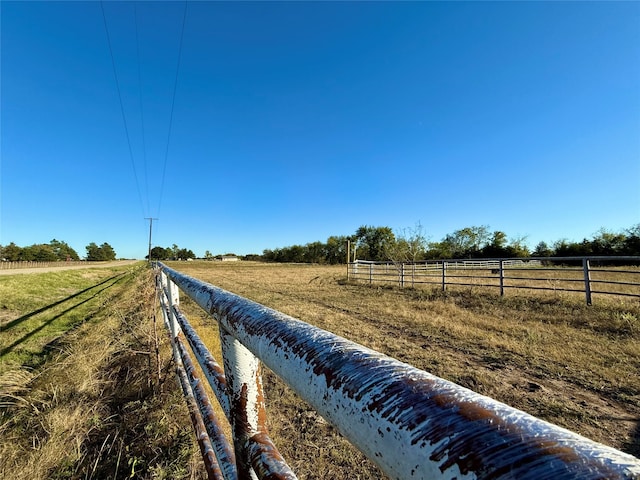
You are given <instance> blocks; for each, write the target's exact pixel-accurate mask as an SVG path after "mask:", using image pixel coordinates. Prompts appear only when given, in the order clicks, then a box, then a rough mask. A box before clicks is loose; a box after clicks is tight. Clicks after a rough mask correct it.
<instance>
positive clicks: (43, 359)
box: [0, 262, 640, 479]
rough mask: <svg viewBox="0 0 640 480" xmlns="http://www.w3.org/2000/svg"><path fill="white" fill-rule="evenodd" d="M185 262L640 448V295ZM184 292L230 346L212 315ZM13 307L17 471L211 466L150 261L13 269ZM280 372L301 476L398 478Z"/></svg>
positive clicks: (577, 427) (0, 394)
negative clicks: (409, 284)
mask: <svg viewBox="0 0 640 480" xmlns="http://www.w3.org/2000/svg"><path fill="white" fill-rule="evenodd" d="M168 264H169V265H170V266H171V267H172V268H175V269H177V270H179V271H181V272H183V273H186V274H188V275H191V276H194V277H196V278H199V279H201V280H204V281H207V282H209V283H212V284H214V285H217V286H219V287H221V288H224V289H227V290H229V291H231V292H234V293H236V294H239V295H242V296H245V297H247V298H249V299H252V300H254V301H257V302H259V303H262V304H264V305H267V306H269V307H272V308H275V309H277V310H280V311H282V312H284V313H287V314H289V315H292V316H294V317H296V318H299V319H301V320H303V321H305V322H308V323H311V324H313V325H316V326H318V327H320V328H323V329H326V330H329V331H331V332H334V333H336V334H338V335H341V336H343V337H345V338H348V339H350V340H353V341H355V342H357V343H360V344H362V345H365V346H367V347H369V348H372V349H375V350H378V351H380V352H383V353H385V354H387V355H390V356H392V357H394V358H397V359H399V360H401V361H403V362H406V363H409V364H411V365H414V366H416V367H418V368H421V369H423V370H426V371H428V372H430V373H433V374H435V375H438V376H440V377H442V378H446V379H448V380H452V381H454V382H456V383H458V384H460V385H463V386H466V387H468V388H470V389H472V390H474V391H476V392H479V393H481V394H484V395H488V396H490V397H493V398H495V399H497V400H499V401H502V402H504V403H507V404H509V405H512V406H514V407H516V408H519V409H521V410H524V411H526V412H528V413H531V414H533V415H535V416H537V417H539V418H542V419H545V420H548V421H550V422H552V423H555V424H558V425H561V426H564V427H566V428H568V429H570V430H573V431H575V432H577V433H580V434H582V435H584V436H586V437H588V438H591V439H593V440H596V441H599V442H601V443H604V444H606V445H610V446H612V447H615V448H618V449H620V450H622V451H625V452H628V453H631V454H633V455H635V456H639V455H640V431H639V430H640V377H639V376H638V374H637V372H638V371H639V370H640V341H639V340H640V305H639V304H638V301H637V299H632V298H622V299H620V298H607V299H605V300H604V301H598V302H597V303H596V304H594V305H593V306H587V305H585V304H584V299H583V298H581V297H579V296H575V295H572V294H570V293H567V292H542V293H541V292H532V291H517V292H512V293H510V294H509V295H508V296H505V297H500V296H499V295H498V294H497V292H496V291H495V290H483V289H480V288H477V287H457V288H455V289H454V288H451V289H449V290H448V291H446V292H442V291H440V290H439V289H438V288H437V286H422V287H420V288H404V289H400V288H397V287H394V286H384V285H371V286H370V285H367V284H357V283H351V282H348V281H347V280H346V267H345V266H319V265H293V264H263V263H250V262H237V263H233V264H231V263H229V264H227V263H221V262H220V263H218V262H215V263H214V262H168ZM181 304H182V308H183V310H184V311H185V312H186V313H187V315H188V316H189V318H190V320H191V322H192V324H193V325H194V326H195V327H196V329H197V330H198V332H199V334H200V336H201V337H202V338H203V339H204V340H205V342H206V343H207V344H208V345H209V347H210V349H211V351H212V353H214V355H216V356H217V354H216V350H217V349H219V345H218V333H217V329H216V327H215V325H214V323H213V320H212V319H211V318H209V317H208V316H207V315H206V314H205V313H204V312H203V311H202V310H200V308H199V307H197V306H196V305H195V304H193V303H192V302H191V301H190V300H189V299H188V297H186V296H184V295H182V296H181ZM0 309H1V310H0V314H1V315H2V317H1V319H0V325H2V331H1V332H0V348H2V355H0V434H1V438H2V440H0V475H2V477H3V478H22V477H29V478H35V479H40V478H42V479H44V478H205V477H204V472H203V469H202V465H201V460H200V458H199V452H198V451H197V446H196V443H195V438H194V435H193V432H192V429H191V425H190V422H189V416H188V412H187V408H186V405H185V404H184V401H183V399H182V395H181V392H180V391H179V388H178V386H177V383H176V381H175V378H174V377H175V374H174V372H173V368H172V364H171V362H170V361H169V358H170V352H169V348H168V346H167V335H166V332H165V331H164V326H163V325H162V323H161V322H159V324H158V326H157V331H155V330H154V322H153V318H154V316H155V315H157V314H158V311H157V306H156V304H155V300H154V291H153V282H152V276H151V272H150V271H149V270H148V268H146V266H141V267H140V268H137V269H131V268H130V267H127V268H120V269H118V268H114V269H103V270H75V271H72V272H71V271H70V272H53V273H43V274H32V275H20V276H18V275H15V276H11V275H10V276H6V277H2V278H0ZM158 318H160V317H159V316H158ZM156 347H157V348H158V354H159V356H158V357H156ZM217 358H218V359H220V358H221V357H220V356H217ZM265 370H266V369H265ZM264 382H265V395H266V401H267V409H268V419H269V428H270V432H271V436H272V438H273V440H274V442H275V443H276V445H277V446H278V448H279V450H280V452H281V453H282V455H283V456H284V458H285V459H286V460H287V462H288V463H289V465H291V467H292V468H293V470H294V471H295V472H296V474H297V475H298V477H299V478H301V479H324V478H354V479H358V478H359V479H365V478H384V477H383V476H382V475H381V473H380V472H379V470H378V469H377V467H375V466H374V465H373V464H371V462H369V461H368V460H367V459H366V458H364V456H363V455H361V454H360V453H359V452H357V451H355V449H354V448H353V447H351V445H350V444H348V442H346V441H345V440H344V439H343V438H342V437H341V436H340V435H339V434H338V433H337V432H336V431H335V429H333V427H331V426H329V425H328V424H327V423H326V422H324V420H323V419H322V418H320V417H319V416H318V415H317V414H316V413H315V412H314V411H313V410H312V409H311V408H310V407H308V406H307V405H306V404H304V402H302V401H301V400H300V399H299V398H297V397H296V395H295V394H293V393H292V392H291V391H290V389H289V388H288V387H287V386H286V385H284V384H283V383H282V382H281V381H280V380H279V379H278V378H277V377H275V376H274V375H273V374H271V373H270V372H269V371H265V372H264Z"/></svg>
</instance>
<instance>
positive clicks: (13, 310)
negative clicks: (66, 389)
mask: <svg viewBox="0 0 640 480" xmlns="http://www.w3.org/2000/svg"><path fill="white" fill-rule="evenodd" d="M132 268H137V267H130V266H128V267H114V268H96V269H86V270H67V271H57V272H47V273H36V274H27V275H25V274H18V275H8V276H2V277H0V299H1V300H0V373H2V372H4V371H6V370H7V369H10V368H14V367H15V366H20V365H21V366H28V367H32V368H35V367H37V366H38V365H40V364H41V363H42V362H43V361H44V359H45V358H46V356H47V355H48V353H49V352H50V350H51V346H52V343H53V342H54V340H55V339H57V338H58V337H60V336H61V335H63V334H64V333H65V332H67V331H69V330H71V329H73V328H75V327H77V326H78V325H80V324H82V323H83V322H85V321H87V320H89V319H91V318H93V316H95V315H96V313H97V312H98V311H99V310H100V308H101V306H102V304H103V303H104V300H105V299H106V298H108V296H109V295H110V294H111V291H112V290H113V288H114V287H115V286H116V285H117V284H118V283H120V282H122V280H123V279H124V278H125V274H126V273H127V272H129V271H131V269H132Z"/></svg>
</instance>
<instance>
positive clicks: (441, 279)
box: [347, 256, 640, 305]
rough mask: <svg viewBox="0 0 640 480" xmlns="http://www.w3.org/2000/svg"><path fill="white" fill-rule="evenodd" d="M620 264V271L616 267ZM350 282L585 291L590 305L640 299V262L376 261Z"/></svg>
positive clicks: (356, 267)
mask: <svg viewBox="0 0 640 480" xmlns="http://www.w3.org/2000/svg"><path fill="white" fill-rule="evenodd" d="M616 265H618V267H615V266H616ZM347 277H348V278H349V279H351V280H355V281H360V282H365V283H369V284H374V283H379V284H389V283H391V284H396V285H399V286H400V287H408V286H410V287H416V286H419V285H437V286H439V287H440V288H441V289H442V290H443V291H444V290H446V289H447V287H451V286H453V287H461V286H465V287H489V288H496V289H498V291H499V292H500V295H504V294H505V291H506V290H507V289H523V290H547V291H554V292H579V293H582V294H583V295H584V298H585V301H586V303H587V304H588V305H591V304H592V302H593V295H594V294H598V295H619V296H625V297H636V298H640V257H639V256H625V257H622V256H619V257H615V256H611V257H538V258H528V259H486V260H460V259H453V260H437V261H436V260H430V261H422V262H370V261H363V260H356V261H355V262H352V263H349V264H348V266H347Z"/></svg>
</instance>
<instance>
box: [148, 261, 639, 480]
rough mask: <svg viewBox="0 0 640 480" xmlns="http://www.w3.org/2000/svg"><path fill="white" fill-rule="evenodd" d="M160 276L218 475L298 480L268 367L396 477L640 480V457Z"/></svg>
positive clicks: (191, 282) (172, 273) (245, 303)
mask: <svg viewBox="0 0 640 480" xmlns="http://www.w3.org/2000/svg"><path fill="white" fill-rule="evenodd" d="M158 269H159V275H158V285H159V289H158V290H159V296H160V298H161V301H162V311H163V315H164V319H165V323H166V325H167V327H168V329H169V331H170V332H171V338H172V346H173V352H174V358H175V359H176V365H177V373H178V376H179V379H180V381H181V385H182V388H183V390H184V392H185V397H186V399H187V403H188V406H189V409H190V413H191V416H192V419H193V423H194V428H195V430H196V434H197V435H198V439H199V445H200V449H201V451H202V453H203V458H204V460H205V466H206V468H207V472H208V475H209V478H211V479H218V478H220V479H223V478H224V479H227V480H230V479H236V478H238V479H249V478H251V479H254V478H260V479H263V478H264V479H266V478H269V479H293V478H296V477H295V474H294V473H293V472H292V471H291V469H290V468H289V467H288V465H287V464H286V462H285V461H284V460H283V459H282V457H281V456H280V454H279V453H278V451H277V449H276V447H275V445H273V443H272V442H271V440H270V439H269V435H268V431H267V429H266V411H265V403H264V398H265V397H264V393H263V390H262V378H261V375H260V365H261V362H262V363H264V365H266V366H267V367H268V368H270V369H271V370H272V371H273V372H274V373H275V374H276V375H278V376H280V377H281V378H282V379H283V380H284V381H285V382H286V383H287V384H288V385H289V386H290V387H291V388H292V389H293V390H294V391H295V392H296V393H297V394H298V395H299V396H300V397H301V398H302V399H303V400H304V401H306V402H307V403H309V404H310V405H311V406H312V407H313V408H314V409H315V410H316V411H317V412H318V413H319V414H320V415H322V416H323V417H324V418H325V419H326V420H327V421H328V422H329V423H331V424H332V425H334V426H335V427H336V428H337V429H338V430H339V431H340V432H341V433H342V434H343V435H344V436H345V437H346V438H347V439H348V440H349V441H350V442H351V443H352V444H353V445H355V446H356V447H357V448H358V449H360V450H361V451H362V452H363V453H364V454H365V455H366V456H367V457H368V458H369V459H371V460H372V461H373V462H374V463H376V464H377V465H378V466H379V467H380V468H381V469H382V470H383V471H384V472H385V473H386V474H387V475H388V476H389V477H390V478H394V479H427V478H429V479H431V478H433V479H435V478H463V477H465V478H466V477H469V478H522V479H527V478H531V479H533V478H555V479H565V478H567V479H568V478H581V479H586V478H594V479H595V478H609V479H631V478H640V460H639V459H637V458H635V457H633V456H631V455H627V454H625V453H622V452H620V451H618V450H615V449H613V448H610V447H607V446H604V445H601V444H598V443H596V442H593V441H591V440H588V439H586V438H584V437H581V436H579V435H577V434H575V433H572V432H570V431H568V430H565V429H563V428H560V427H557V426H555V425H552V424H550V423H547V422H544V421H542V420H539V419H537V418H535V417H532V416H531V415H528V414H526V413H524V412H521V411H519V410H516V409H513V408H511V407H509V406H507V405H505V404H502V403H499V402H497V401H495V400H493V399H491V398H488V397H485V396H482V395H478V394H476V393H474V392H472V391H471V390H468V389H466V388H463V387H461V386H459V385H456V384H454V383H451V382H449V381H446V380H443V379H441V378H438V377H435V376H433V375H431V374H429V373H427V372H424V371H422V370H418V369H416V368H414V367H411V366H410V365H407V364H404V363H401V362H399V361H397V360H394V359H392V358H390V357H387V356H385V355H383V354H381V353H378V352H375V351H373V350H370V349H367V348H365V347H363V346H361V345H358V344H356V343H353V342H350V341H348V340H346V339H344V338H342V337H338V336H336V335H334V334H332V333H330V332H327V331H324V330H321V329H319V328H316V327H314V326H312V325H309V324H307V323H304V322H302V321H300V320H297V319H295V318H293V317H290V316H288V315H285V314H283V313H280V312H277V311H275V310H272V309H270V308H267V307H265V306H262V305H259V304H257V303H255V302H252V301H250V300H247V299H245V298H242V297H239V296H237V295H234V294H232V293H230V292H227V291H225V290H222V289H220V288H218V287H215V286H212V285H209V284H207V283H204V282H202V281H200V280H197V279H194V278H192V277H189V276H186V275H184V274H181V273H179V272H177V271H176V270H173V269H171V268H169V267H167V266H165V265H163V264H158ZM178 288H179V289H180V290H181V291H182V292H183V293H185V294H186V295H188V296H189V297H190V298H191V299H193V300H194V301H195V302H196V303H197V304H198V305H199V306H200V307H201V308H203V309H204V310H205V311H206V312H208V313H209V314H211V315H212V317H213V319H214V320H215V321H216V322H217V323H218V326H219V330H220V337H221V345H222V355H223V365H224V368H223V367H221V366H220V365H219V364H218V363H217V362H216V361H215V360H214V359H213V357H212V356H211V355H210V353H209V352H208V351H207V349H206V346H205V345H204V344H203V343H202V341H201V340H200V339H199V338H198V336H197V333H196V332H195V330H194V329H193V328H191V326H190V325H189V322H188V320H187V318H186V317H185V316H184V315H183V314H182V312H181V311H180V308H179V295H178ZM185 340H186V343H188V344H189V346H190V349H191V351H192V354H193V356H194V357H195V358H196V359H197V361H198V363H200V365H201V366H202V369H203V371H204V372H205V376H206V378H207V381H208V382H209V384H210V385H211V388H212V390H213V392H214V393H215V395H216V397H217V398H218V400H219V402H220V404H221V406H222V410H223V411H224V414H225V416H226V417H227V420H228V421H229V423H230V425H231V430H232V435H233V439H232V440H231V441H229V440H227V439H226V438H225V437H224V434H223V433H222V429H221V428H220V427H219V420H218V419H216V418H215V414H213V412H212V410H211V408H210V403H209V400H208V399H207V398H206V394H204V393H203V390H202V389H201V388H199V386H201V381H200V380H199V379H198V378H197V377H196V374H195V370H194V368H193V366H192V362H191V361H190V356H191V354H189V353H188V349H187V347H186V346H185ZM195 405H198V408H197V410H196V407H195ZM214 457H215V458H214Z"/></svg>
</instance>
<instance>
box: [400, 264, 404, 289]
mask: <svg viewBox="0 0 640 480" xmlns="http://www.w3.org/2000/svg"><path fill="white" fill-rule="evenodd" d="M400 287H401V288H404V262H402V263H401V264H400Z"/></svg>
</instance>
